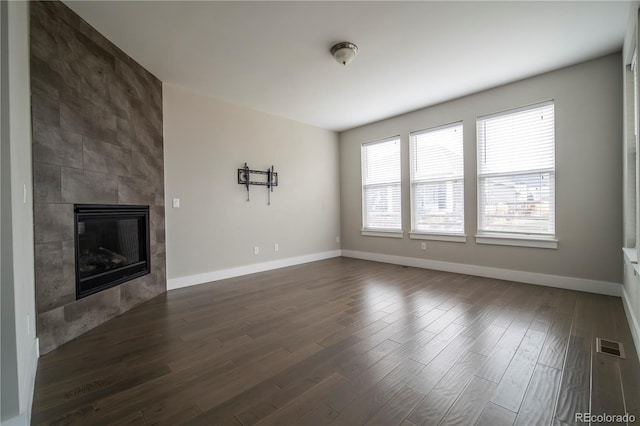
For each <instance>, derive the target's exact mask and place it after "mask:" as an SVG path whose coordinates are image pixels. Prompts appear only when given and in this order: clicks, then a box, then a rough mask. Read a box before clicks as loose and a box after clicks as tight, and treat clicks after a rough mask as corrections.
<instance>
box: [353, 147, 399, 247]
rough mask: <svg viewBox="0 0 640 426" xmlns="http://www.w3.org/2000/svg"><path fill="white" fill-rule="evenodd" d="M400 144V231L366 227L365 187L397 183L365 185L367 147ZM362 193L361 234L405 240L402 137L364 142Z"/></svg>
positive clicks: (361, 156) (361, 169) (361, 157)
mask: <svg viewBox="0 0 640 426" xmlns="http://www.w3.org/2000/svg"><path fill="white" fill-rule="evenodd" d="M395 141H397V142H398V150H399V151H400V153H399V154H400V155H399V156H398V161H399V162H400V164H399V169H400V176H399V179H398V181H397V185H399V187H400V206H399V207H400V228H399V229H387V228H372V227H367V226H366V215H367V210H366V202H365V187H367V186H380V185H396V183H395V182H389V183H384V184H380V183H376V184H369V185H366V184H365V179H364V171H365V164H364V149H365V147H367V146H371V145H377V144H382V143H388V142H395ZM360 192H361V197H362V200H361V207H362V219H361V220H362V228H361V230H360V234H361V235H363V236H368V237H388V238H404V230H403V227H402V222H403V221H402V138H401V137H400V135H395V136H390V137H387V138H384V139H378V140H375V141H370V142H364V143H362V144H361V145H360Z"/></svg>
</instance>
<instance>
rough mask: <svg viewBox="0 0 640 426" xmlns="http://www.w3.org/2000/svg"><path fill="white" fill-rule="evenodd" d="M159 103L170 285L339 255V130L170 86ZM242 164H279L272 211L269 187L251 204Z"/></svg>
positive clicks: (255, 189) (254, 193)
mask: <svg viewBox="0 0 640 426" xmlns="http://www.w3.org/2000/svg"><path fill="white" fill-rule="evenodd" d="M163 97H164V131H165V135H164V138H165V146H164V149H165V185H166V186H165V188H166V192H165V194H166V207H167V210H166V212H167V213H166V226H167V273H168V278H169V288H171V280H172V279H176V278H180V277H186V276H191V275H195V274H202V273H209V272H214V271H218V270H222V269H227V268H233V267H239V266H245V265H251V264H255V263H261V262H267V261H274V260H280V259H286V258H291V257H296V256H302V255H308V254H314V253H320V252H325V251H330V250H337V249H339V248H340V245H339V244H338V243H336V236H337V235H339V230H340V222H339V221H340V218H339V196H338V190H339V186H338V178H339V171H338V142H337V135H336V134H335V133H334V132H331V131H327V130H322V129H319V128H315V127H311V126H308V125H304V124H301V123H298V122H294V121H291V120H287V119H283V118H279V117H275V116H272V115H268V114H265V113H261V112H257V111H253V110H249V109H246V108H242V107H238V106H234V105H231V104H227V103H224V102H221V101H218V100H214V99H211V98H207V97H204V96H201V95H197V94H194V93H192V92H188V91H186V90H183V89H180V88H178V87H174V86H171V85H167V84H165V85H164V93H163ZM245 162H247V163H248V164H249V167H250V168H252V169H258V170H266V169H267V168H268V167H269V166H271V165H274V166H275V170H276V172H278V177H279V186H278V187H277V188H275V189H274V191H273V193H272V196H271V206H268V205H267V190H266V188H265V187H263V186H252V187H251V201H250V202H247V201H246V198H247V195H246V191H245V188H244V187H243V186H241V185H238V183H237V176H236V171H237V169H238V168H240V167H242V166H243V165H244V163H245ZM173 198H180V201H181V207H180V208H172V199H173ZM274 243H278V244H279V252H277V253H276V252H274V247H273V245H274ZM254 246H259V247H260V254H259V255H257V256H256V255H254V253H253V248H254Z"/></svg>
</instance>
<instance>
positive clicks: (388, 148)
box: [362, 136, 402, 238]
mask: <svg viewBox="0 0 640 426" xmlns="http://www.w3.org/2000/svg"><path fill="white" fill-rule="evenodd" d="M400 182H401V174H400V137H399V136H396V137H393V138H389V139H385V140H382V141H379V142H372V143H368V144H364V145H362V213H363V214H362V216H363V217H362V222H363V230H362V231H363V232H362V234H363V235H374V236H376V235H377V236H391V237H400V238H402V216H401V208H400Z"/></svg>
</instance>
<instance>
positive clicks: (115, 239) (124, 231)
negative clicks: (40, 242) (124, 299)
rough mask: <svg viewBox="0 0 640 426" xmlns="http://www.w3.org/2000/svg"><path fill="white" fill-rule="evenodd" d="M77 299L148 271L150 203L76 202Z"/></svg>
mask: <svg viewBox="0 0 640 426" xmlns="http://www.w3.org/2000/svg"><path fill="white" fill-rule="evenodd" d="M74 211H75V213H74V216H75V255H76V262H75V263H76V299H81V298H83V297H86V296H89V295H91V294H94V293H97V292H99V291H102V290H105V289H107V288H110V287H113V286H116V285H118V284H122V283H124V282H127V281H130V280H132V279H134V278H137V277H140V276H142V275H146V274H148V273H149V271H150V266H151V265H150V260H149V206H127V205H86V204H77V205H75V210H74Z"/></svg>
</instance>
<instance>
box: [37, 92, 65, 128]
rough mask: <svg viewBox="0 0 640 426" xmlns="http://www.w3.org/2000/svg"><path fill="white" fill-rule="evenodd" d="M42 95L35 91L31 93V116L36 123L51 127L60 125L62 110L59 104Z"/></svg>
mask: <svg viewBox="0 0 640 426" xmlns="http://www.w3.org/2000/svg"><path fill="white" fill-rule="evenodd" d="M42 95H43V94H42V93H38V92H37V91H34V92H32V93H31V115H32V117H33V120H34V121H39V122H42V123H46V124H48V125H50V126H58V125H59V124H60V109H59V104H58V102H56V101H54V100H52V99H50V98H49V97H48V96H42Z"/></svg>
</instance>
